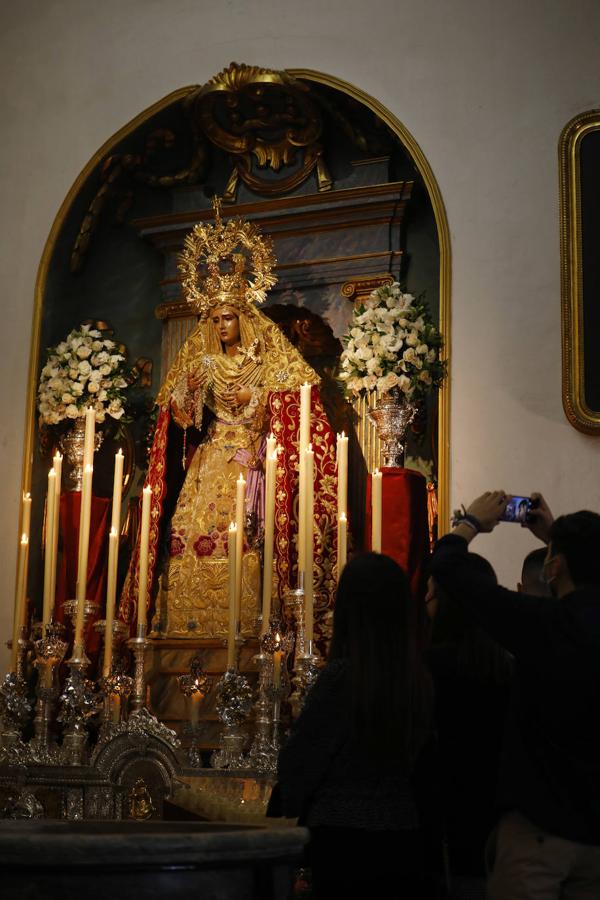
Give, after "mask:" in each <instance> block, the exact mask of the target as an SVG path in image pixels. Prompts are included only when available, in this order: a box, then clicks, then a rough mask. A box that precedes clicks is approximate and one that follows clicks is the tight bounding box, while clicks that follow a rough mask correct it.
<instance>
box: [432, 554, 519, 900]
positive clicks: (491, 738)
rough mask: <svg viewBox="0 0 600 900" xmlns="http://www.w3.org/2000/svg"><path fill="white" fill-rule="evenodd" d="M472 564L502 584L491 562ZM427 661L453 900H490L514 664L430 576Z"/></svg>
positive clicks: (475, 557)
mask: <svg viewBox="0 0 600 900" xmlns="http://www.w3.org/2000/svg"><path fill="white" fill-rule="evenodd" d="M470 560H471V564H472V565H473V567H474V568H475V569H477V570H478V571H479V572H480V573H481V574H482V575H483V576H485V577H486V578H488V579H489V580H490V581H493V582H494V583H497V579H496V573H495V572H494V570H493V568H492V566H491V565H490V563H489V562H488V561H487V560H486V559H484V558H483V557H482V556H478V555H477V554H476V553H472V554H471V555H470ZM425 603H426V609H427V612H428V615H429V616H430V617H431V619H432V635H431V646H430V648H429V651H428V653H427V660H428V663H429V667H430V669H431V673H432V675H433V682H434V689H435V727H436V733H437V739H438V749H439V788H440V799H441V806H442V814H443V820H444V833H445V840H446V848H447V870H448V881H449V882H450V885H451V891H452V897H453V900H454V898H455V900H460V898H463V897H465V898H469V900H483V898H484V897H485V845H486V841H487V838H488V836H489V834H490V832H491V830H492V828H493V827H494V825H495V823H496V819H497V809H496V792H497V788H498V770H499V767H500V753H501V749H502V737H503V733H504V722H505V718H506V712H507V708H508V701H509V696H510V685H511V680H512V672H513V660H512V657H511V655H510V654H509V653H507V651H506V650H504V648H503V647H501V646H500V645H499V644H498V643H497V642H496V641H494V640H493V639H492V638H491V637H490V636H489V635H488V634H487V633H486V632H485V631H484V630H483V628H481V626H480V625H479V624H478V623H477V622H476V620H475V619H474V618H473V617H472V616H471V615H469V613H468V612H467V611H466V610H465V609H464V608H463V606H462V605H461V604H460V603H455V602H453V601H452V600H451V599H450V598H449V597H448V595H447V594H446V592H445V591H444V590H443V588H441V587H440V586H439V585H438V584H437V583H436V581H435V579H434V578H432V577H430V578H429V580H428V585H427V594H426V597H425Z"/></svg>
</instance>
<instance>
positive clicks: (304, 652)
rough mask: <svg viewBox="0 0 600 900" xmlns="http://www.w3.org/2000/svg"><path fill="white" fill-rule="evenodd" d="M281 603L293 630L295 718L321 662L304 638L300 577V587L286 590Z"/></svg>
mask: <svg viewBox="0 0 600 900" xmlns="http://www.w3.org/2000/svg"><path fill="white" fill-rule="evenodd" d="M283 603H284V608H285V609H286V610H287V611H288V612H289V614H290V618H291V619H292V621H293V626H294V631H295V644H294V664H293V668H292V693H291V695H290V706H291V709H292V716H293V717H294V718H297V717H298V716H299V715H300V712H301V710H302V707H303V706H304V701H305V699H306V695H307V693H308V691H309V690H310V688H311V687H312V685H313V684H314V682H315V681H316V679H317V676H318V674H319V667H320V662H321V660H320V657H319V655H318V654H317V653H315V652H314V644H313V641H311V640H308V641H307V640H306V628H305V620H304V587H303V579H302V578H300V587H298V588H295V589H294V590H291V591H288V592H287V593H286V594H285V595H284V598H283Z"/></svg>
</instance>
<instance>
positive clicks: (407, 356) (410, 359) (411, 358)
mask: <svg viewBox="0 0 600 900" xmlns="http://www.w3.org/2000/svg"><path fill="white" fill-rule="evenodd" d="M408 342H409V339H408V338H407V339H406V343H407V344H408ZM402 358H403V359H404V361H405V362H407V363H412V364H413V365H414V364H415V363H416V360H417V354H416V353H415V351H414V348H413V347H409V348H408V349H407V350H405V351H404V353H403V354H402Z"/></svg>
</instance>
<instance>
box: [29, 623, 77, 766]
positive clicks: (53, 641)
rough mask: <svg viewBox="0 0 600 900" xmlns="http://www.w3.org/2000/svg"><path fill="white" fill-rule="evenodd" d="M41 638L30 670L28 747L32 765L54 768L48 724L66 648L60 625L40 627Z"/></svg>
mask: <svg viewBox="0 0 600 900" xmlns="http://www.w3.org/2000/svg"><path fill="white" fill-rule="evenodd" d="M38 628H39V629H40V630H41V632H42V634H41V636H40V637H39V638H38V639H37V640H35V641H34V643H33V649H34V651H35V662H34V666H35V668H36V669H37V676H38V678H37V686H36V698H37V699H36V707H35V718H34V720H33V730H34V736H33V738H32V740H31V741H30V743H29V750H30V753H31V757H32V761H33V762H36V763H40V764H42V765H58V763H59V762H60V754H61V751H60V749H59V747H58V744H57V743H56V739H55V737H54V736H53V734H52V731H51V729H52V722H53V720H54V715H55V705H56V700H57V698H58V695H59V693H60V688H59V684H58V669H59V667H60V664H61V662H62V661H63V659H64V658H65V653H66V652H67V647H68V644H67V642H66V641H64V640H63V636H64V633H65V627H64V625H61V624H60V623H59V622H53V623H50V624H48V625H46V626H43V625H40V626H38Z"/></svg>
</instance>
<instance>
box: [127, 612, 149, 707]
mask: <svg viewBox="0 0 600 900" xmlns="http://www.w3.org/2000/svg"><path fill="white" fill-rule="evenodd" d="M127 646H128V647H129V649H130V650H131V652H132V653H133V692H132V695H131V711H132V712H134V713H136V712H139V711H140V710H141V709H142V708H143V707H145V705H146V650H147V648H148V640H147V638H146V626H145V625H139V626H138V633H137V636H136V637H133V638H130V639H129V640H128V641H127Z"/></svg>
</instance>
